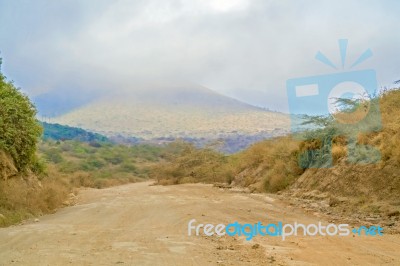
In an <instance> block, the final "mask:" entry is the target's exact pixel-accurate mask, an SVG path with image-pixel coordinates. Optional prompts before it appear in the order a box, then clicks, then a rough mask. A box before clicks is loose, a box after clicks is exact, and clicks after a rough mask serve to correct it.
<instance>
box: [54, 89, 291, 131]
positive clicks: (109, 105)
mask: <svg viewBox="0 0 400 266" xmlns="http://www.w3.org/2000/svg"><path fill="white" fill-rule="evenodd" d="M54 120H55V122H57V123H62V124H68V125H71V126H78V127H82V128H85V129H89V130H94V131H97V132H102V133H104V134H106V135H114V134H118V133H121V134H124V135H134V136H139V137H143V138H155V137H166V136H173V137H184V136H192V137H210V136H214V137H216V136H218V134H226V133H246V134H254V133H257V132H261V131H270V130H274V129H275V128H279V129H287V128H288V125H289V118H288V117H287V116H286V115H283V114H280V113H274V112H267V111H265V110H263V109H260V108H257V107H254V106H251V105H248V104H245V103H243V102H240V101H237V100H235V99H232V98H229V97H226V96H223V95H220V94H217V93H215V92H213V91H211V90H209V89H207V88H204V87H200V86H199V87H190V89H187V87H167V88H165V87H164V88H163V89H159V88H149V89H146V90H139V91H134V92H130V91H126V92H119V93H114V94H111V95H108V96H105V97H101V98H99V99H97V100H95V101H93V102H91V103H89V104H87V105H85V106H83V107H81V108H78V109H75V110H73V111H71V112H69V113H67V114H65V115H62V116H59V117H56V118H55V119H54Z"/></svg>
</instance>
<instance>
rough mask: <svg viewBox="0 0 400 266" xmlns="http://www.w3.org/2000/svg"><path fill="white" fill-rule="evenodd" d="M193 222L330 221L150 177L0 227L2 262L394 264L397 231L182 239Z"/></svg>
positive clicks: (398, 258) (399, 240)
mask: <svg viewBox="0 0 400 266" xmlns="http://www.w3.org/2000/svg"><path fill="white" fill-rule="evenodd" d="M191 219H196V220H197V223H213V224H219V223H224V224H228V223H230V222H234V221H238V222H240V223H245V222H249V223H256V222H258V221H261V222H263V223H264V224H266V223H269V222H278V221H282V222H284V223H293V222H294V221H297V222H301V223H305V224H308V223H318V222H319V221H321V222H323V223H328V222H329V219H328V218H325V216H324V215H322V214H320V213H318V212H313V213H310V212H307V211H305V210H304V209H302V208H300V207H298V206H297V205H296V204H289V202H288V201H286V200H284V199H282V196H276V195H267V194H249V193H242V192H241V191H239V190H234V189H232V190H224V189H222V188H215V187H212V186H210V185H201V184H187V185H178V186H167V187H164V186H152V185H151V183H150V182H144V183H136V184H129V185H123V186H118V187H113V188H107V189H101V190H97V189H85V190H82V191H81V192H80V194H79V197H78V204H77V205H75V206H71V207H67V208H64V209H62V210H60V211H58V212H57V213H55V214H52V215H46V216H43V217H41V218H40V220H37V221H36V222H34V221H30V222H29V221H28V222H26V223H25V224H23V225H18V226H13V227H9V228H2V229H0V239H1V242H0V265H377V264H378V265H383V264H385V265H400V235H398V234H384V236H379V237H371V236H369V237H367V236H353V235H350V236H346V237H339V236H337V237H323V236H317V237H304V236H292V237H288V238H287V239H286V240H285V241H282V239H281V238H279V237H261V236H256V237H255V238H254V239H253V240H251V241H246V240H245V239H244V237H229V236H223V237H216V236H211V237H206V236H204V235H203V236H188V234H187V226H188V222H189V221H190V220H191Z"/></svg>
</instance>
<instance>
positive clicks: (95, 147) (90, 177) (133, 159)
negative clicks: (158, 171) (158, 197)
mask: <svg viewBox="0 0 400 266" xmlns="http://www.w3.org/2000/svg"><path fill="white" fill-rule="evenodd" d="M166 152H167V148H166V147H161V146H150V145H135V146H132V147H128V146H124V145H116V144H112V143H106V142H103V143H101V142H90V143H84V142H80V141H71V140H70V141H52V140H47V141H43V142H42V143H41V144H40V146H39V154H40V156H41V158H42V159H43V160H45V161H46V162H47V165H48V175H50V176H52V175H54V176H61V177H63V178H64V179H65V180H67V181H68V182H69V183H70V185H71V186H73V187H80V186H87V187H96V188H102V187H107V186H110V185H117V184H123V183H128V182H136V181H139V180H143V179H147V178H148V173H149V171H150V168H151V167H152V166H153V165H154V164H156V163H157V162H158V161H159V160H160V158H161V157H162V156H164V154H165V153H166Z"/></svg>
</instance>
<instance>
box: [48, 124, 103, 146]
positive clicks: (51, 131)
mask: <svg viewBox="0 0 400 266" xmlns="http://www.w3.org/2000/svg"><path fill="white" fill-rule="evenodd" d="M41 124H42V127H43V136H42V138H43V139H44V140H50V139H51V140H77V141H82V142H108V141H109V140H108V138H107V137H105V136H103V135H100V134H98V133H93V132H89V131H86V130H83V129H81V128H77V127H70V126H64V125H60V124H52V123H46V122H41Z"/></svg>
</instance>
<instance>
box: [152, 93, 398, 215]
mask: <svg viewBox="0 0 400 266" xmlns="http://www.w3.org/2000/svg"><path fill="white" fill-rule="evenodd" d="M342 101H343V104H345V105H346V107H345V108H344V109H343V111H342V112H343V113H338V114H337V115H338V116H339V119H343V118H345V119H350V120H349V121H352V120H354V121H358V120H359V118H360V117H361V115H362V112H364V111H365V109H366V105H368V108H369V109H368V110H372V111H374V110H375V111H376V112H372V115H371V116H367V117H366V118H365V119H364V120H362V121H363V122H362V123H360V124H358V127H357V128H355V129H354V128H353V129H352V128H351V127H350V129H349V127H343V126H342V125H340V124H339V123H335V120H334V119H333V118H332V117H309V118H308V120H307V121H306V122H307V123H313V124H314V125H315V127H314V129H312V130H308V131H305V132H302V133H298V134H295V135H293V134H292V135H290V136H286V137H278V138H274V139H269V140H265V141H262V142H259V143H256V144H253V145H252V146H251V147H249V148H248V149H246V150H244V151H242V152H239V153H236V154H233V155H229V156H225V155H223V154H220V153H216V152H214V151H213V150H210V149H195V148H194V147H188V148H187V149H183V150H181V151H180V153H179V154H177V155H176V156H175V157H172V158H168V159H167V160H166V161H165V162H163V163H162V164H159V165H158V166H157V167H156V171H155V173H154V174H152V176H153V177H154V178H156V179H157V180H158V183H159V184H180V183H187V182H206V183H215V182H222V183H227V184H228V185H239V186H242V187H247V188H249V190H250V191H256V192H272V193H276V192H279V193H281V192H288V191H297V195H305V194H307V193H308V192H310V191H313V193H314V194H315V193H316V194H320V195H321V196H319V195H318V196H316V199H319V200H321V199H322V198H326V200H328V202H329V204H330V206H331V207H338V210H339V211H340V212H341V211H344V210H342V209H340V207H341V206H342V207H343V206H344V205H346V208H347V211H349V212H350V213H351V212H354V211H363V212H366V213H370V214H371V215H372V214H374V213H375V214H377V213H387V214H388V215H392V214H393V213H394V214H396V215H400V202H399V198H398V195H399V194H400V89H393V90H387V91H385V92H382V93H381V94H380V95H379V96H377V97H376V98H374V99H372V100H370V101H368V102H366V101H362V100H360V101H355V102H348V101H347V102H346V101H345V100H342ZM378 108H379V109H378ZM346 113H347V114H348V113H352V114H353V116H347V114H346ZM377 114H380V116H381V120H382V121H381V123H379V122H378V123H377V121H379V117H378V116H377ZM341 115H342V117H340V116H341ZM377 119H378V120H377ZM346 130H354V131H353V132H346ZM349 135H350V136H353V138H346V137H345V136H349ZM349 147H351V151H350V150H349ZM374 161H376V162H377V163H372V162H374ZM322 195H323V196H322Z"/></svg>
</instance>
